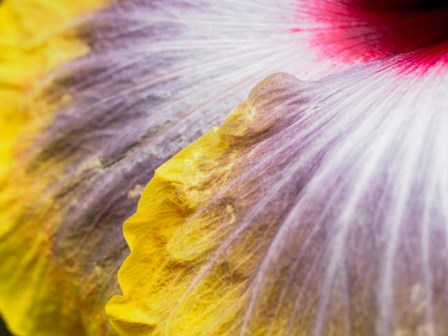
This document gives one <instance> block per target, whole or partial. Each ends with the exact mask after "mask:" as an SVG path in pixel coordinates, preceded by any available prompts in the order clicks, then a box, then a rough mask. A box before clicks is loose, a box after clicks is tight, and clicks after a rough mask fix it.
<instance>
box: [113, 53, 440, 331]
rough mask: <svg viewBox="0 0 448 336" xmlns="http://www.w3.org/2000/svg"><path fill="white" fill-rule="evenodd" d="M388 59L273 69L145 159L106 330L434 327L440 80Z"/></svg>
mask: <svg viewBox="0 0 448 336" xmlns="http://www.w3.org/2000/svg"><path fill="white" fill-rule="evenodd" d="M396 61H397V60H389V61H387V62H381V63H376V64H372V65H369V66H360V67H357V68H354V69H351V70H349V71H346V72H344V73H342V74H340V75H334V76H331V77H328V78H325V79H323V80H320V81H314V82H301V81H298V80H296V79H295V78H294V77H292V76H289V75H285V74H277V75H273V76H271V77H269V78H268V79H266V80H265V81H263V82H262V83H260V84H259V85H258V86H257V87H256V88H255V89H254V90H253V91H252V92H251V94H250V95H249V97H248V99H247V100H246V101H245V102H244V103H243V104H241V105H239V106H238V107H237V108H236V109H235V110H233V112H232V113H231V114H230V115H229V116H228V117H227V118H226V120H225V121H224V123H223V124H222V125H221V126H220V127H219V128H213V129H211V130H210V131H209V132H208V133H207V134H205V135H204V136H202V137H201V138H200V139H199V140H198V141H196V142H195V143H194V144H192V145H190V146H188V147H187V148H185V149H184V150H182V151H181V152H179V153H178V154H177V155H175V156H174V157H173V158H172V159H171V160H170V161H168V162H167V163H165V164H163V165H162V166H161V167H160V168H158V169H157V170H156V173H155V176H154V178H153V179H152V180H151V182H150V183H149V184H148V185H147V187H146V189H145V191H144V193H143V196H142V198H141V200H140V202H139V205H138V209H137V212H136V214H134V215H133V216H132V217H130V218H129V219H128V220H127V221H126V223H125V226H124V231H125V237H126V240H127V242H128V244H129V247H130V249H131V254H130V256H129V257H128V258H127V259H126V261H125V262H124V264H123V267H122V268H121V269H120V271H119V282H120V285H121V287H122V290H123V293H124V294H123V295H121V296H116V297H114V298H113V299H112V300H111V301H110V302H109V304H108V306H107V313H108V314H109V316H110V319H111V321H112V323H113V325H114V326H115V328H116V329H117V331H118V332H119V333H120V334H121V335H133V336H134V335H189V336H193V335H297V336H301V335H307V336H309V335H314V336H321V335H345V336H346V335H365V336H370V335H381V336H385V335H420V334H421V335H444V333H445V331H446V330H448V325H447V320H446V318H445V315H446V312H447V311H448V306H447V305H448V303H447V302H448V301H447V297H448V288H447V284H448V278H447V277H448V267H447V263H446V258H447V257H446V256H447V255H446V253H447V237H448V235H447V233H448V230H447V228H448V226H447V225H448V212H447V210H448V203H447V202H448V194H447V190H448V170H447V167H448V153H447V151H446V148H447V147H446V145H447V143H448V132H447V131H448V129H447V127H448V113H447V111H448V106H447V102H446V99H445V91H446V88H447V87H448V76H447V74H446V69H445V64H442V65H440V66H436V67H434V68H433V69H432V70H431V71H430V72H429V73H427V74H426V76H425V77H424V79H422V78H416V77H415V76H413V75H412V76H409V75H407V74H402V73H400V72H401V69H397V67H396V64H397V63H396ZM391 69H395V70H394V71H391Z"/></svg>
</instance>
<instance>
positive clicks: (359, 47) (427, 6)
mask: <svg viewBox="0 0 448 336" xmlns="http://www.w3.org/2000/svg"><path fill="white" fill-rule="evenodd" d="M297 18H298V19H299V20H300V21H299V22H309V23H310V24H309V25H308V26H307V27H306V28H305V29H301V28H293V29H291V32H293V33H295V32H298V31H304V30H305V31H307V32H308V33H309V34H310V36H311V44H312V46H313V47H316V48H317V50H319V51H320V52H321V53H322V55H323V57H325V58H329V59H333V60H338V61H342V62H344V63H349V64H353V63H365V62H370V61H373V60H378V59H382V58H386V57H393V56H397V55H400V57H399V59H398V61H399V62H400V64H401V65H406V67H408V68H419V69H422V68H423V69H427V68H429V67H431V66H434V65H435V64H440V62H443V63H444V64H446V63H447V60H448V1H440V0H439V1H437V0H435V1H421V0H407V1H405V0H345V1H343V0H339V1H329V0H315V1H313V2H309V3H308V4H307V3H306V2H305V1H303V2H302V1H301V3H300V4H299V6H298V12H297ZM403 62H404V63H403Z"/></svg>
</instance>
